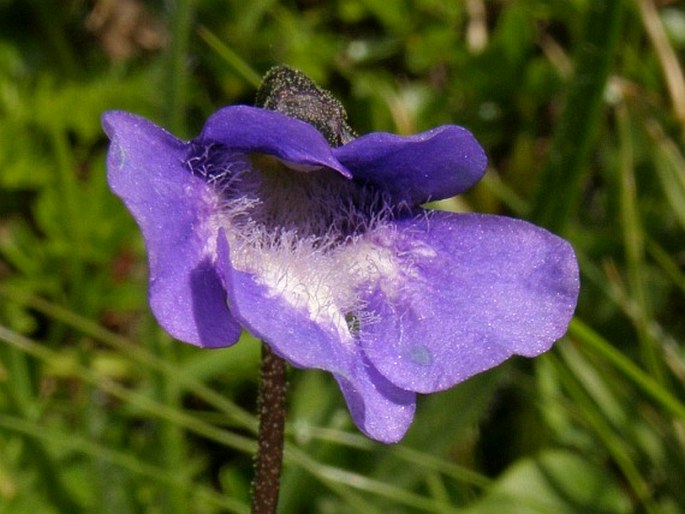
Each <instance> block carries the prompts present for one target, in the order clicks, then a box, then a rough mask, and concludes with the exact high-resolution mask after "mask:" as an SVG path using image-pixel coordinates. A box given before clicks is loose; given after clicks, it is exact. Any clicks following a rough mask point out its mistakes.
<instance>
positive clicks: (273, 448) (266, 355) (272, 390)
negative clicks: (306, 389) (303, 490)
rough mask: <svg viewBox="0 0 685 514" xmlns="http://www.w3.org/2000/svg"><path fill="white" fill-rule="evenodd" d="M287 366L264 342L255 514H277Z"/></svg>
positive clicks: (253, 489) (259, 405) (253, 512)
mask: <svg viewBox="0 0 685 514" xmlns="http://www.w3.org/2000/svg"><path fill="white" fill-rule="evenodd" d="M286 372H287V367H286V363H285V361H284V360H283V359H281V358H280V357H279V356H278V355H276V354H275V353H273V352H272V351H271V348H269V346H268V345H267V344H264V343H262V367H261V374H260V377H259V398H258V408H259V441H258V447H257V454H256V455H255V477H254V482H253V483H252V514H275V513H276V507H277V506H278V490H279V488H280V485H281V467H282V465H283V429H284V427H285V392H286V389H287V388H288V384H287V381H286Z"/></svg>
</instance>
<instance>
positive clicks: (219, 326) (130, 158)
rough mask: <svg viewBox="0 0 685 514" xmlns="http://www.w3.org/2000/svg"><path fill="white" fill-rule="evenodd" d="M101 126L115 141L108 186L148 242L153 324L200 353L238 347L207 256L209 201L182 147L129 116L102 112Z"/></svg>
mask: <svg viewBox="0 0 685 514" xmlns="http://www.w3.org/2000/svg"><path fill="white" fill-rule="evenodd" d="M103 126H104V129H105V132H106V133H107V135H108V136H109V137H110V139H111V141H112V143H111V146H110V149H109V153H108V155H107V169H108V174H107V180H108V182H109V185H110V187H111V188H112V191H114V193H116V194H117V195H118V196H119V197H121V199H122V200H123V201H124V203H125V204H126V207H127V208H128V209H129V210H130V211H131V213H132V214H133V216H134V218H135V219H136V221H137V222H138V225H139V226H140V228H141V231H142V233H143V237H144V239H145V245H146V247H147V254H148V262H149V274H150V276H149V280H150V306H151V308H152V311H153V313H154V315H155V317H156V318H157V320H158V321H159V323H160V325H162V327H164V329H165V330H166V331H167V332H169V333H170V334H171V335H172V336H174V337H176V338H178V339H180V340H182V341H185V342H188V343H191V344H194V345H197V346H206V347H221V346H229V345H231V344H233V343H235V342H236V341H237V340H238V337H239V336H240V330H241V328H240V325H239V324H238V323H237V322H236V320H235V319H234V318H233V316H232V315H231V313H230V311H229V310H228V307H227V306H226V300H225V298H226V295H225V292H224V289H223V286H222V284H221V280H220V278H219V276H218V274H217V272H216V270H215V268H214V266H213V264H212V262H211V259H210V258H209V256H208V255H207V252H206V250H205V249H206V247H207V239H208V237H210V232H209V231H208V230H206V229H205V228H203V222H204V221H205V219H206V217H207V215H208V213H209V211H210V209H211V206H210V202H211V198H210V197H209V196H208V188H207V186H206V184H205V183H204V182H203V181H202V180H200V179H198V178H197V177H195V176H193V175H192V174H191V173H190V171H189V170H188V169H186V168H185V167H184V165H183V161H184V158H185V155H186V152H187V144H186V143H184V142H183V141H180V140H178V139H177V138H175V137H174V136H172V135H171V134H169V133H168V132H166V131H165V130H163V129H161V128H160V127H158V126H156V125H154V124H153V123H150V122H149V121H147V120H145V119H143V118H141V117H139V116H136V115H133V114H129V113H126V112H120V111H110V112H107V113H105V114H104V116H103Z"/></svg>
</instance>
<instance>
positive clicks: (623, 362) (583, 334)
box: [569, 318, 685, 420]
mask: <svg viewBox="0 0 685 514" xmlns="http://www.w3.org/2000/svg"><path fill="white" fill-rule="evenodd" d="M569 334H570V335H571V336H573V337H576V338H578V339H579V340H580V341H581V343H582V344H583V345H585V346H587V348H588V349H589V350H592V351H594V352H596V353H598V354H599V355H600V356H602V357H603V358H605V359H606V360H608V361H609V362H610V363H611V364H612V365H613V366H614V367H615V368H616V369H617V370H619V371H620V372H621V373H623V374H624V375H625V376H626V377H628V378H630V379H631V380H632V381H633V382H634V383H635V384H636V385H637V386H638V387H639V388H640V389H641V390H642V391H643V393H645V394H647V395H649V396H651V397H652V399H653V400H655V401H656V402H657V403H658V404H659V405H661V406H662V407H663V408H664V409H666V410H667V411H668V412H670V413H671V415H673V416H676V417H677V418H680V419H682V420H685V404H683V402H682V401H680V400H679V399H678V398H677V397H675V396H673V395H672V394H671V393H670V392H669V391H668V390H666V389H665V388H663V387H662V386H661V385H660V384H659V383H658V382H657V381H656V380H654V378H652V377H651V376H649V375H648V374H647V373H645V372H644V371H643V370H641V369H640V368H639V367H638V366H636V365H635V364H634V363H633V362H632V361H631V360H630V359H629V358H628V357H626V356H625V355H624V354H623V353H621V352H620V351H619V350H617V349H616V348H614V347H613V346H612V345H611V344H610V343H609V341H607V340H606V339H604V338H603V337H601V336H600V335H599V334H597V333H596V332H595V331H594V330H592V329H591V328H590V327H589V326H587V325H585V324H584V323H583V322H582V321H580V320H579V319H578V318H574V319H573V320H572V321H571V325H570V326H569Z"/></svg>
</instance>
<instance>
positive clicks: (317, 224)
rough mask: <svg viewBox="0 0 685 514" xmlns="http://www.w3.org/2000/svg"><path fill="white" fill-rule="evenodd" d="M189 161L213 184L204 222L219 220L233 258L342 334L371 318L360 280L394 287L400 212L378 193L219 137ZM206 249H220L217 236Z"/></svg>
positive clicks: (215, 224)
mask: <svg viewBox="0 0 685 514" xmlns="http://www.w3.org/2000/svg"><path fill="white" fill-rule="evenodd" d="M187 166H188V168H189V169H190V170H191V172H192V173H193V174H195V175H196V176H198V177H200V178H202V179H203V180H205V181H206V182H207V183H208V184H210V185H211V186H212V187H213V188H214V190H215V191H216V198H217V208H216V213H215V215H214V216H213V217H212V220H211V222H210V224H211V225H212V226H211V227H210V231H211V233H212V234H214V238H215V237H216V236H215V235H216V233H217V232H218V230H219V229H220V228H223V229H224V231H225V233H226V235H227V237H228V240H229V246H230V248H231V265H232V266H233V267H234V268H236V269H237V270H239V271H243V272H248V273H251V274H253V275H254V276H255V279H256V281H257V282H258V283H259V284H260V285H262V286H265V287H266V288H267V289H268V291H269V294H270V295H273V296H278V297H279V298H281V299H283V300H284V301H286V302H287V303H288V304H290V305H291V306H292V307H294V308H296V309H303V310H305V311H306V312H307V315H308V316H309V318H311V319H312V320H314V321H316V322H317V323H319V324H321V325H322V326H327V327H329V328H330V329H331V330H332V331H333V332H334V333H336V334H337V335H338V336H339V338H340V339H341V340H342V341H349V342H351V341H353V340H354V338H355V336H356V334H357V333H358V332H359V327H360V326H362V325H363V324H364V323H368V322H370V321H371V320H372V318H373V314H372V313H371V312H369V311H368V310H367V309H366V305H364V302H363V301H362V300H361V299H360V291H361V289H362V288H363V287H366V288H368V287H370V284H378V283H380V282H382V284H383V288H384V290H385V289H388V288H389V289H390V290H388V291H386V292H387V293H389V294H393V293H394V292H395V293H396V292H397V291H392V289H397V290H399V287H400V284H401V282H402V280H401V275H402V273H404V272H406V270H402V269H401V268H400V264H399V260H398V258H397V256H396V252H395V251H394V249H393V241H394V237H393V229H392V227H391V224H390V223H389V221H390V220H392V219H393V217H394V216H395V215H396V212H394V209H393V208H392V207H391V206H390V204H389V203H388V202H387V200H386V199H385V198H384V197H383V195H382V194H381V193H380V192H378V191H376V190H373V189H371V188H368V187H365V186H361V185H360V184H358V183H355V182H354V181H352V180H348V179H346V178H344V177H342V176H341V175H340V174H339V173H337V172H336V171H334V170H330V169H327V168H320V169H316V170H310V171H307V172H303V171H298V170H294V169H292V168H290V167H288V166H287V165H286V164H284V163H283V162H281V161H280V160H278V159H277V158H275V157H273V156H269V155H261V154H255V155H251V156H249V157H248V156H245V155H238V154H235V153H231V152H230V151H228V150H227V149H226V147H225V146H223V145H221V144H215V143H210V144H208V145H204V146H200V145H195V146H193V151H192V155H191V156H190V157H189V158H188V159H187ZM208 252H210V253H211V254H212V255H215V254H216V250H215V242H211V243H210V245H209V247H208Z"/></svg>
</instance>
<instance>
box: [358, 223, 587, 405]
mask: <svg viewBox="0 0 685 514" xmlns="http://www.w3.org/2000/svg"><path fill="white" fill-rule="evenodd" d="M393 245H394V250H395V252H396V253H397V255H412V256H413V257H412V259H413V260H412V262H407V263H405V266H404V274H405V276H404V285H403V288H402V290H401V291H400V292H399V293H397V294H395V295H394V296H393V295H391V294H388V293H386V292H385V291H384V290H383V288H382V287H373V288H372V289H370V290H369V291H368V292H367V294H366V300H367V302H368V306H369V309H370V310H372V311H373V312H375V314H376V316H377V317H378V319H379V320H380V321H379V322H377V323H370V324H367V325H365V326H363V327H362V329H361V333H360V336H359V338H360V341H361V344H362V345H363V348H364V351H365V352H366V354H367V356H368V358H369V360H370V361H371V362H372V363H373V365H374V366H375V367H376V368H377V369H378V370H379V371H380V372H381V373H382V374H383V375H384V376H385V377H386V378H388V379H389V380H390V381H391V382H392V383H393V384H395V385H396V386H398V387H400V388H402V389H407V390H411V391H416V392H421V393H429V392H434V391H438V390H442V389H446V388H448V387H451V386H453V385H454V384H456V383H458V382H461V381H463V380H465V379H467V378H468V377H470V376H471V375H474V374H476V373H479V372H481V371H484V370H486V369H489V368H491V367H493V366H496V365H497V364H499V363H501V362H502V361H504V360H505V359H507V358H509V357H510V356H512V355H514V354H517V355H524V356H535V355H538V354H540V353H542V352H544V351H546V350H548V349H549V348H550V346H551V345H552V343H553V342H554V341H555V340H557V339H559V338H560V337H561V336H563V335H564V333H565V332H566V329H567V327H568V323H569V321H570V319H571V317H572V315H573V312H574V309H575V306H576V300H577V295H578V287H579V279H578V267H577V262H576V259H575V255H574V253H573V250H572V248H571V246H570V245H569V244H568V243H567V242H566V241H565V240H563V239H561V238H559V237H557V236H555V235H553V234H551V233H550V232H548V231H546V230H544V229H541V228H539V227H536V226H534V225H532V224H530V223H527V222H524V221H521V220H515V219H511V218H506V217H502V216H490V215H481V214H452V213H444V212H434V213H432V214H430V215H427V216H425V217H419V218H414V219H406V220H399V221H397V222H396V230H395V237H394V241H393ZM417 256H419V258H417Z"/></svg>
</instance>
